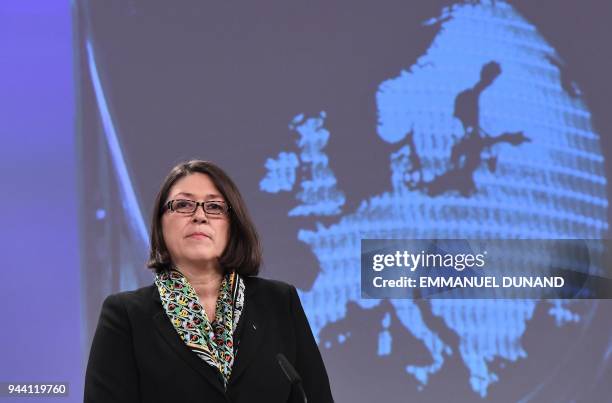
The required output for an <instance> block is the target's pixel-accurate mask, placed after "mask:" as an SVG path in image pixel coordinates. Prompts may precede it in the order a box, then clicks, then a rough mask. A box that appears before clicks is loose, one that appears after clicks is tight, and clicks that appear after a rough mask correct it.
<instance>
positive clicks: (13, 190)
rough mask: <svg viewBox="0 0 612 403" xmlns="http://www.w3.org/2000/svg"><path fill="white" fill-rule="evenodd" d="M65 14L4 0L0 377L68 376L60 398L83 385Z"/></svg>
mask: <svg viewBox="0 0 612 403" xmlns="http://www.w3.org/2000/svg"><path fill="white" fill-rule="evenodd" d="M71 12H72V11H71V5H70V3H69V2H68V1H57V0H54V1H40V0H39V1H31V2H23V1H19V0H12V1H3V2H1V3H0V49H1V56H0V72H1V75H0V94H1V95H0V136H1V138H2V148H1V151H0V152H1V153H2V158H1V159H0V171H1V172H2V173H3V175H2V197H1V198H0V211H2V213H1V214H2V226H1V227H0V228H1V229H0V234H1V235H0V243H1V244H2V251H3V255H4V262H3V266H2V270H1V271H0V272H1V273H2V280H1V282H0V306H2V307H3V312H4V321H3V324H2V332H1V333H0V334H1V335H0V357H1V358H0V382H11V381H19V382H49V381H55V382H68V383H69V388H70V397H69V398H64V399H61V401H62V402H64V401H70V402H73V401H74V402H78V401H82V383H83V381H82V378H83V374H82V371H83V369H82V357H81V354H82V352H81V342H80V337H81V331H80V326H81V319H80V305H79V298H80V283H79V270H78V238H77V230H78V226H77V206H78V203H77V197H76V195H77V192H76V183H77V182H76V174H77V173H76V172H75V167H76V157H75V152H74V151H75V147H76V145H75V136H74V112H75V111H74V109H75V102H74V84H73V54H72V21H71V19H72V16H71ZM43 400H45V399H42V398H40V399H28V401H43ZM58 401H59V400H58Z"/></svg>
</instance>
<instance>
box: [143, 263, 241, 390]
mask: <svg viewBox="0 0 612 403" xmlns="http://www.w3.org/2000/svg"><path fill="white" fill-rule="evenodd" d="M155 284H156V285H157V289H158V290H159V296H160V298H161V302H162V306H163V307H164V309H165V310H166V314H167V315H168V318H170V322H171V323H172V325H173V326H174V328H175V329H176V331H177V333H178V334H179V336H180V337H181V339H183V341H184V342H185V344H186V345H187V346H188V347H189V348H190V349H191V350H192V351H193V352H194V353H196V355H197V356H198V357H200V358H201V359H202V360H204V361H205V362H206V363H207V364H209V365H211V366H213V367H214V368H217V369H218V370H219V372H220V374H221V377H222V378H223V386H224V387H225V388H227V382H228V380H229V378H230V375H231V373H232V365H233V364H234V356H235V355H236V353H237V351H235V350H234V342H233V335H234V331H235V330H236V327H237V325H238V320H239V319H240V314H241V313H242V311H243V309H244V281H243V280H242V278H241V277H240V276H239V275H238V273H236V272H234V271H232V272H229V273H226V274H225V276H224V277H223V281H222V282H221V289H220V290H219V297H218V299H217V305H216V308H215V320H214V322H213V323H211V322H210V321H209V319H208V317H207V315H206V311H205V310H204V309H203V307H202V305H201V304H200V301H199V299H198V296H197V294H196V292H195V290H194V289H193V287H192V286H191V284H189V282H188V281H187V278H185V276H184V275H183V274H182V273H181V272H180V271H178V270H177V269H173V270H170V271H165V272H162V273H159V274H157V275H156V276H155Z"/></svg>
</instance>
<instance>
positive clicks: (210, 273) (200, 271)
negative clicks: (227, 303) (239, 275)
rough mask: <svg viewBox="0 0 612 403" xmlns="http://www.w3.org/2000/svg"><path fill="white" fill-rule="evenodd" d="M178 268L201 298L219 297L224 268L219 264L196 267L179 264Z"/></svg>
mask: <svg viewBox="0 0 612 403" xmlns="http://www.w3.org/2000/svg"><path fill="white" fill-rule="evenodd" d="M178 269H179V270H180V272H181V273H183V275H184V276H185V277H186V278H187V281H189V284H191V286H192V287H193V289H194V290H195V292H196V294H198V297H199V298H200V299H208V298H215V299H216V298H217V296H218V294H219V288H221V282H222V281H223V269H222V268H221V267H220V266H219V265H214V266H213V265H211V266H208V267H201V266H197V267H196V266H193V265H189V264H182V265H180V266H178Z"/></svg>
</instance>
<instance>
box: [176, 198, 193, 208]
mask: <svg viewBox="0 0 612 403" xmlns="http://www.w3.org/2000/svg"><path fill="white" fill-rule="evenodd" d="M174 207H175V208H177V209H184V208H188V207H191V203H190V202H189V201H187V200H178V201H177V202H175V204H174Z"/></svg>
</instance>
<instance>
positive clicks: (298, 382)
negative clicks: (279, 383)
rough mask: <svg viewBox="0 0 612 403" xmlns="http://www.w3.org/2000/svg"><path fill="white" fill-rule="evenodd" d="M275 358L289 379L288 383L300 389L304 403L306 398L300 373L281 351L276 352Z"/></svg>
mask: <svg viewBox="0 0 612 403" xmlns="http://www.w3.org/2000/svg"><path fill="white" fill-rule="evenodd" d="M276 360H277V361H278V365H280V367H281V369H282V370H283V373H284V374H285V376H286V377H287V379H288V380H289V383H291V385H292V386H295V387H296V388H297V389H298V390H299V391H300V394H301V395H302V398H303V399H304V403H307V402H308V399H306V393H304V388H303V387H302V378H301V377H300V374H298V373H297V371H296V370H295V368H293V365H291V363H290V362H289V360H288V359H287V357H285V356H284V355H283V354H282V353H278V354H276Z"/></svg>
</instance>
